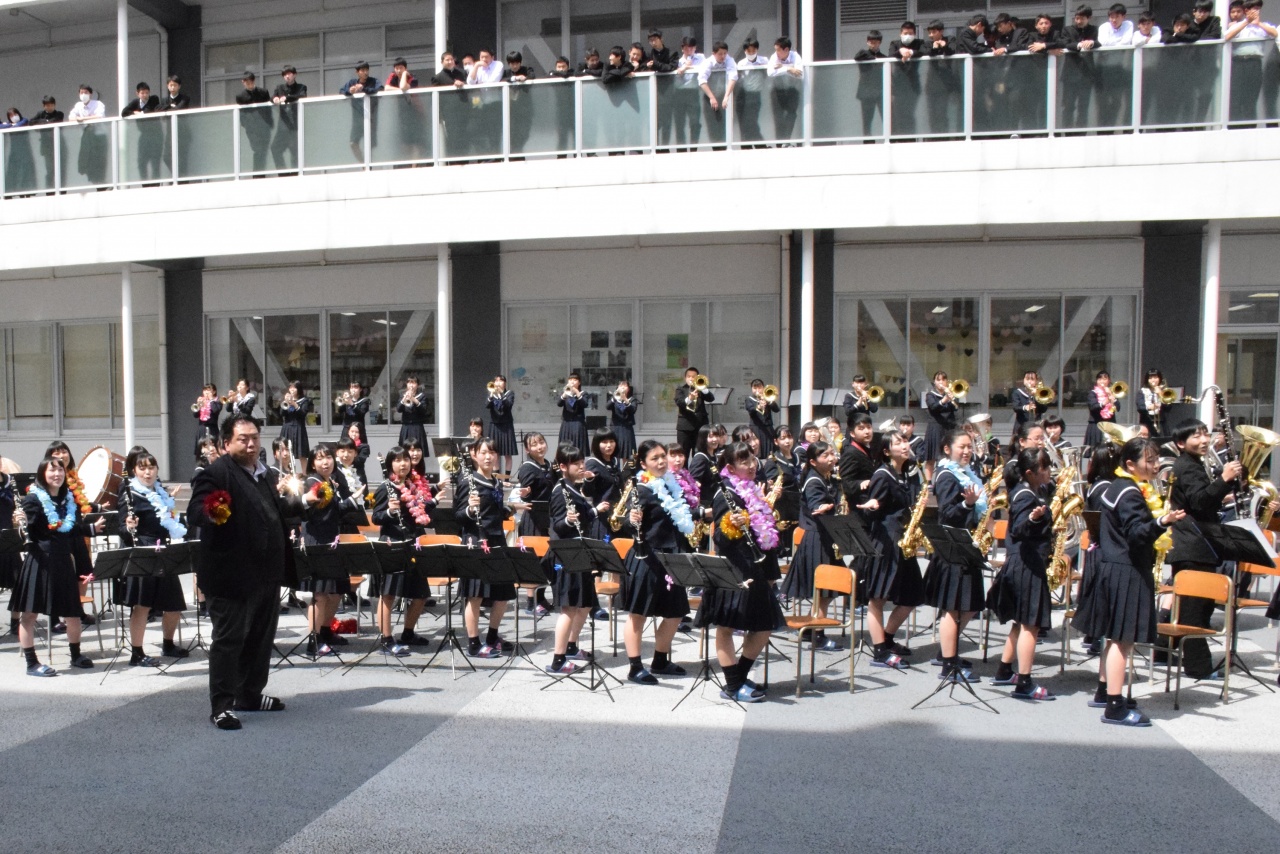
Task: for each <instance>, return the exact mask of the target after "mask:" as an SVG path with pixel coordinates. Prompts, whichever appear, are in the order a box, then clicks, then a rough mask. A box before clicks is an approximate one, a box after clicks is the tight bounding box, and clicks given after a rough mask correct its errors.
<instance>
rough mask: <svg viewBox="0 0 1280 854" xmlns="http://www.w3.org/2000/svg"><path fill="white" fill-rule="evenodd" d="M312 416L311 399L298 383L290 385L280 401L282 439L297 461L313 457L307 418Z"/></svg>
mask: <svg viewBox="0 0 1280 854" xmlns="http://www.w3.org/2000/svg"><path fill="white" fill-rule="evenodd" d="M310 414H311V398H309V397H307V396H306V395H305V394H304V393H303V390H302V386H300V385H299V384H298V383H296V382H293V383H289V387H288V389H286V390H285V393H284V397H283V398H282V399H281V401H280V419H281V420H282V421H283V422H284V426H282V427H281V428H280V438H281V439H283V440H284V442H285V443H286V444H287V445H288V446H289V453H291V454H292V455H293V458H294V459H295V460H301V459H305V458H306V457H309V456H311V442H310V441H309V440H308V439H307V416H308V415H310Z"/></svg>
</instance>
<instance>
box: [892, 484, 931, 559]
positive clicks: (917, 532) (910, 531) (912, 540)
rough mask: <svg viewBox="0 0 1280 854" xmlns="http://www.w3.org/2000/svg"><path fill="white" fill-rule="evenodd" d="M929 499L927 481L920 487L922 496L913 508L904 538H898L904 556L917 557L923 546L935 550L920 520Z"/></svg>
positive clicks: (903, 533)
mask: <svg viewBox="0 0 1280 854" xmlns="http://www.w3.org/2000/svg"><path fill="white" fill-rule="evenodd" d="M928 500H929V484H927V483H926V484H925V485H924V486H923V487H921V489H920V497H919V498H917V499H916V505H915V507H913V508H911V521H909V522H908V523H907V527H906V528H905V529H904V530H903V531H902V538H901V539H900V540H898V548H900V549H902V556H903V557H915V556H916V554H917V553H918V552H919V551H920V549H921V548H924V549H925V550H927V551H929V552H932V551H933V546H931V545H930V544H929V540H928V538H926V537H925V535H924V531H923V530H921V528H920V520H921V518H922V517H923V516H924V506H925V504H926V503H927V502H928Z"/></svg>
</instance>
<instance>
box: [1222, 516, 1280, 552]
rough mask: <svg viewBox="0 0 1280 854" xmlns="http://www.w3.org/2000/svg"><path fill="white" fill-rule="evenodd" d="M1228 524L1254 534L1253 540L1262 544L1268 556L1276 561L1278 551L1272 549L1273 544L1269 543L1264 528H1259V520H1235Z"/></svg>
mask: <svg viewBox="0 0 1280 854" xmlns="http://www.w3.org/2000/svg"><path fill="white" fill-rule="evenodd" d="M1226 524H1227V525H1229V526H1230V527H1232V528H1240V529H1241V530H1244V531H1248V532H1249V533H1251V534H1253V538H1254V539H1255V540H1257V541H1258V542H1259V543H1261V544H1262V547H1263V548H1264V549H1266V550H1267V554H1268V555H1270V557H1271V559H1272V560H1275V559H1276V550H1275V549H1274V548H1272V547H1271V543H1270V542H1268V540H1267V536H1266V534H1264V533H1262V528H1261V527H1259V525H1258V520H1257V519H1235V520H1233V521H1231V522H1227V523H1226Z"/></svg>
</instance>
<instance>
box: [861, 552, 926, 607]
mask: <svg viewBox="0 0 1280 854" xmlns="http://www.w3.org/2000/svg"><path fill="white" fill-rule="evenodd" d="M865 572H866V584H865V586H864V590H865V593H864V595H865V596H866V597H867V600H868V601H870V600H872V599H884V600H887V601H889V602H892V603H893V604H894V605H898V606H903V605H905V606H906V607H908V608H917V607H919V606H921V605H923V604H924V603H925V601H926V599H925V590H924V578H923V577H922V576H921V575H920V561H919V559H918V558H915V557H903V556H902V550H901V549H899V548H898V545H897V543H894V544H893V545H892V546H891V547H890V546H888V545H886V544H884V543H882V544H881V551H880V556H879V557H875V558H871V559H869V560H868V561H867V562H866V570H865Z"/></svg>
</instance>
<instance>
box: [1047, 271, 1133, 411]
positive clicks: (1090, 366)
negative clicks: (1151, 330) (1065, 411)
mask: <svg viewBox="0 0 1280 854" xmlns="http://www.w3.org/2000/svg"><path fill="white" fill-rule="evenodd" d="M1136 314H1137V301H1136V300H1135V299H1133V298H1132V297H1109V296H1089V297H1067V298H1066V300H1065V301H1064V314H1063V332H1062V349H1063V352H1064V353H1066V354H1067V358H1066V360H1065V361H1064V362H1063V365H1062V390H1061V393H1060V394H1059V400H1061V401H1062V406H1063V408H1067V407H1075V408H1080V409H1086V408H1087V407H1088V405H1089V403H1088V399H1087V398H1088V393H1089V388H1090V387H1091V386H1092V385H1093V378H1094V376H1095V375H1096V374H1097V373H1098V371H1106V372H1107V373H1109V374H1110V375H1111V380H1112V382H1114V381H1116V380H1124V381H1125V382H1127V383H1130V384H1131V385H1133V384H1135V383H1136V382H1137V378H1136V377H1135V376H1134V369H1133V344H1134V342H1133V330H1135V329H1137V328H1138V326H1137V317H1136ZM1134 395H1136V391H1135V393H1134ZM1134 395H1131V396H1130V400H1132V399H1133V397H1134ZM1131 407H1132V404H1131V403H1128V402H1126V403H1122V404H1121V408H1120V412H1121V415H1120V418H1122V419H1124V418H1131V417H1133V412H1134V410H1133V409H1132V408H1131Z"/></svg>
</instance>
